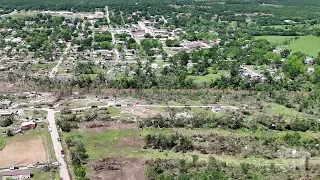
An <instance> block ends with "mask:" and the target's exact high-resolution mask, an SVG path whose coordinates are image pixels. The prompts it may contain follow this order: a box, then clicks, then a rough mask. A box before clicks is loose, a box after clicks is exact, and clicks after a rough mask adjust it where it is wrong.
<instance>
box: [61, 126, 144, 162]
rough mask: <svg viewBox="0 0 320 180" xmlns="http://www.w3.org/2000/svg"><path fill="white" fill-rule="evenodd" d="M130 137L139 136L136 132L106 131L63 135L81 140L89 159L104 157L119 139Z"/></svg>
mask: <svg viewBox="0 0 320 180" xmlns="http://www.w3.org/2000/svg"><path fill="white" fill-rule="evenodd" d="M130 136H139V133H138V131H137V130H107V131H105V132H103V133H94V132H81V133H80V132H70V133H66V134H65V137H71V138H72V139H76V140H81V141H82V142H83V143H84V145H85V147H86V150H87V152H88V155H89V159H97V158H102V157H105V156H106V155H107V150H109V149H112V146H113V145H114V144H116V143H117V142H118V141H119V140H120V139H122V138H124V137H130ZM99 144H101V145H99ZM106 147H108V148H106Z"/></svg>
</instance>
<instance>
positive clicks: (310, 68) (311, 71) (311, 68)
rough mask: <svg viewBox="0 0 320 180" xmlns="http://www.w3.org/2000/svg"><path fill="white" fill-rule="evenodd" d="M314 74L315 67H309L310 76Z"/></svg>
mask: <svg viewBox="0 0 320 180" xmlns="http://www.w3.org/2000/svg"><path fill="white" fill-rule="evenodd" d="M313 72H314V67H312V66H310V67H308V69H307V73H308V74H309V75H310V74H312V73H313Z"/></svg>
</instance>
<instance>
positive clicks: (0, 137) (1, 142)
mask: <svg viewBox="0 0 320 180" xmlns="http://www.w3.org/2000/svg"><path fill="white" fill-rule="evenodd" d="M4 142H5V140H4V136H3V135H2V134H1V135H0V150H1V147H2V146H3V144H4Z"/></svg>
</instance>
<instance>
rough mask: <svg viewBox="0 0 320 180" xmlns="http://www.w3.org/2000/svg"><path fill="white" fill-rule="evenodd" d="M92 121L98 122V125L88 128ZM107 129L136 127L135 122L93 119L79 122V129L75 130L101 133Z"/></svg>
mask: <svg viewBox="0 0 320 180" xmlns="http://www.w3.org/2000/svg"><path fill="white" fill-rule="evenodd" d="M93 123H95V124H99V126H100V127H95V128H89V126H90V125H92V124H93ZM108 129H137V125H136V123H122V122H115V121H108V122H103V121H94V122H86V123H81V124H80V125H79V129H77V130H76V131H80V132H94V133H102V132H104V131H105V130H108Z"/></svg>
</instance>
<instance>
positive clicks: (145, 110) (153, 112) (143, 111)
mask: <svg viewBox="0 0 320 180" xmlns="http://www.w3.org/2000/svg"><path fill="white" fill-rule="evenodd" d="M120 113H121V114H128V115H131V116H136V117H140V118H148V117H154V116H157V115H159V114H160V115H162V116H165V115H166V113H165V112H164V111H160V110H157V109H156V108H151V107H133V106H127V107H122V108H121V112H120Z"/></svg>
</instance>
